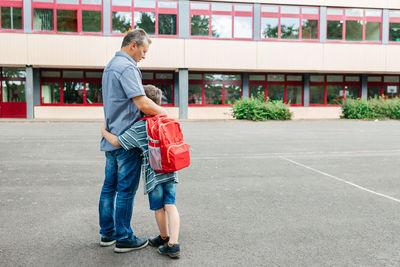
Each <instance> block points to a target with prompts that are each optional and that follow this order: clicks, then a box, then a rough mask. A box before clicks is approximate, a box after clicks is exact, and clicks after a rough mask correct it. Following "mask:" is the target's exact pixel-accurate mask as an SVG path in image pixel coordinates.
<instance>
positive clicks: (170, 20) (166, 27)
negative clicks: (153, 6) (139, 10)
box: [158, 14, 176, 35]
mask: <svg viewBox="0 0 400 267" xmlns="http://www.w3.org/2000/svg"><path fill="white" fill-rule="evenodd" d="M158 34H164V35H176V15H174V14H159V15H158Z"/></svg>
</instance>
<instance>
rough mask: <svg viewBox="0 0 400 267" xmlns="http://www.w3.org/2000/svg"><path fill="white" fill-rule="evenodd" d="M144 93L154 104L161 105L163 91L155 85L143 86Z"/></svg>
mask: <svg viewBox="0 0 400 267" xmlns="http://www.w3.org/2000/svg"><path fill="white" fill-rule="evenodd" d="M143 89H144V92H145V93H146V96H147V97H148V98H150V99H151V100H153V102H154V103H156V104H157V105H160V104H161V97H162V91H161V89H159V88H157V87H155V86H154V85H150V84H149V85H143Z"/></svg>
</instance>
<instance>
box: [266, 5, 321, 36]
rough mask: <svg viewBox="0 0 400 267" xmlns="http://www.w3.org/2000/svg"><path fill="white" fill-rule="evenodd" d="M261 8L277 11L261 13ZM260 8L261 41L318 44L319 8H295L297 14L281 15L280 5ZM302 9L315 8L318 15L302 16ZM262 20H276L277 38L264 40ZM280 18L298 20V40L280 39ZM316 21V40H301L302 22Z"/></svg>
mask: <svg viewBox="0 0 400 267" xmlns="http://www.w3.org/2000/svg"><path fill="white" fill-rule="evenodd" d="M262 6H271V7H277V8H278V11H277V12H276V13H274V12H262ZM262 6H261V15H260V38H261V40H263V41H285V42H300V41H301V42H310V43H316V42H319V27H320V19H319V18H320V12H321V10H320V8H319V7H317V6H295V7H299V14H282V13H281V7H282V6H281V5H273V4H271V5H262ZM303 8H317V9H318V14H303ZM262 18H278V38H264V37H263V36H262ZM281 18H298V19H299V38H298V39H282V38H281ZM303 19H309V20H317V21H318V37H317V39H303V27H302V20H303Z"/></svg>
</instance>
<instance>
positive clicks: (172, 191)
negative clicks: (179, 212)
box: [149, 181, 176, 210]
mask: <svg viewBox="0 0 400 267" xmlns="http://www.w3.org/2000/svg"><path fill="white" fill-rule="evenodd" d="M175 195H176V183H175V182H174V181H169V182H166V183H162V184H158V185H157V186H156V187H154V189H153V190H152V191H151V192H150V193H149V204H150V209H151V210H159V209H162V208H163V207H164V206H165V205H168V204H175Z"/></svg>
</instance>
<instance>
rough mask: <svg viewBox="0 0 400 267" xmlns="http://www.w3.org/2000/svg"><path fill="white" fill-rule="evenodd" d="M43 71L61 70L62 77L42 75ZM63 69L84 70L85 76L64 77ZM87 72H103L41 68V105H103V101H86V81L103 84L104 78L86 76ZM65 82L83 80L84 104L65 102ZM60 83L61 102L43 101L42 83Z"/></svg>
mask: <svg viewBox="0 0 400 267" xmlns="http://www.w3.org/2000/svg"><path fill="white" fill-rule="evenodd" d="M43 71H54V72H59V73H60V77H42V72H43ZM63 71H83V78H63ZM87 72H101V73H102V72H103V71H102V70H82V69H41V70H40V105H41V106H103V103H93V104H90V103H87V101H86V83H96V84H101V81H102V78H86V73H87ZM64 82H82V83H83V103H82V104H64V96H63V89H64V85H63V83H64ZM44 83H58V84H59V85H60V103H43V101H42V100H43V99H42V84H44Z"/></svg>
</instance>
